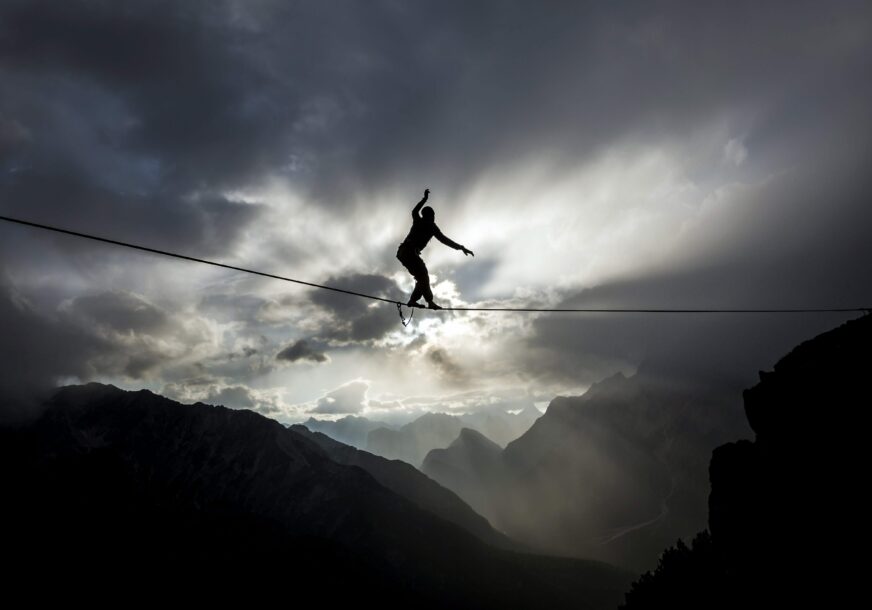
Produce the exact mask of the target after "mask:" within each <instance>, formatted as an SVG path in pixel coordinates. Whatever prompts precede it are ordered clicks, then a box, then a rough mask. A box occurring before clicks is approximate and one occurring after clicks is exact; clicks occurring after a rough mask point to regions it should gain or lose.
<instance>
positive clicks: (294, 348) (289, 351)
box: [276, 339, 329, 363]
mask: <svg viewBox="0 0 872 610" xmlns="http://www.w3.org/2000/svg"><path fill="white" fill-rule="evenodd" d="M276 359H277V360H284V361H287V362H299V361H308V362H315V363H322V362H327V361H328V360H329V358H327V355H326V354H324V353H323V352H320V351H318V350H316V349H315V348H314V346H313V345H312V344H310V343H309V342H308V341H307V340H306V339H300V340H299V341H295V342H294V343H292V344H291V345H289V346H288V347H286V348H285V349H283V350H282V351H280V352H279V353H278V354H277V355H276Z"/></svg>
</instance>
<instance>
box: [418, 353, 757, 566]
mask: <svg viewBox="0 0 872 610" xmlns="http://www.w3.org/2000/svg"><path fill="white" fill-rule="evenodd" d="M737 402H738V401H736V402H729V401H727V402H725V401H724V400H723V399H719V398H717V397H716V396H715V395H713V394H711V393H707V392H706V391H705V390H704V389H702V388H699V387H692V386H686V385H685V386H682V385H679V384H676V383H675V382H674V381H673V380H667V379H664V378H662V377H660V376H659V375H657V374H655V373H654V372H653V371H650V370H644V369H643V370H642V371H640V372H638V373H637V374H636V375H634V376H632V377H629V378H628V377H625V376H624V375H622V374H616V375H614V376H613V377H610V378H608V379H606V380H604V381H602V382H600V383H597V384H595V385H594V386H593V387H591V388H590V390H589V391H588V392H587V393H586V394H584V395H583V396H578V397H560V398H555V399H554V400H553V401H552V402H551V404H550V405H549V406H548V410H547V411H546V413H545V415H543V416H542V417H541V418H540V419H538V420H537V421H536V423H535V424H533V426H532V427H531V428H530V430H528V431H527V432H526V433H525V434H523V435H522V436H521V437H520V438H518V439H517V440H515V441H513V442H511V443H509V445H508V446H507V447H506V448H505V449H501V448H500V447H499V446H497V445H496V444H494V443H492V442H490V441H488V439H487V438H485V437H483V436H482V435H481V434H477V433H475V432H474V431H471V430H465V431H464V433H463V434H461V435H460V436H459V438H458V439H457V440H456V441H455V442H454V443H453V444H452V445H451V446H450V447H448V448H447V449H440V450H434V451H431V452H430V453H429V454H428V455H427V457H426V459H425V460H424V463H423V466H422V470H423V471H424V472H425V473H426V474H427V475H429V476H430V477H432V478H433V479H434V480H436V481H438V482H440V483H441V484H443V485H444V486H446V487H448V488H449V489H452V490H454V491H455V492H457V494H458V495H459V496H460V497H462V498H463V499H464V500H466V501H467V502H468V503H469V504H470V505H471V506H472V507H473V508H475V509H476V510H477V511H478V512H480V513H481V514H482V515H484V516H485V517H487V518H488V519H489V520H490V522H491V523H492V524H493V525H494V526H495V527H496V528H497V529H499V530H501V531H503V532H505V533H506V534H508V535H509V536H510V537H512V538H514V539H516V540H518V541H521V542H523V543H525V544H528V545H530V546H531V547H532V548H536V549H539V550H540V551H542V552H547V553H553V554H560V555H570V556H576V557H594V558H598V559H601V560H604V561H609V562H613V563H616V564H618V565H624V566H627V567H631V568H633V569H638V570H642V569H648V568H651V567H653V565H654V564H655V563H656V561H657V557H658V556H659V553H660V551H661V550H662V549H663V547H664V546H666V545H667V544H670V543H672V542H674V541H675V539H677V538H679V537H683V536H689V535H692V534H693V533H695V532H696V531H698V530H699V529H700V528H701V527H702V526H703V525H704V523H705V500H706V496H707V494H708V489H709V487H708V480H707V473H706V467H707V464H708V457H709V455H710V454H711V451H712V449H714V448H715V447H716V446H717V445H719V444H721V443H723V442H725V441H726V440H729V439H733V438H737V437H741V436H746V435H747V434H748V433H749V431H748V430H747V426H746V425H745V424H744V423H743V422H742V415H741V411H740V410H739V405H738V404H737Z"/></svg>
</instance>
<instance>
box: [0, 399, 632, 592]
mask: <svg viewBox="0 0 872 610" xmlns="http://www.w3.org/2000/svg"><path fill="white" fill-rule="evenodd" d="M0 481H2V483H3V491H4V501H3V503H2V506H0V511H2V515H0V516H2V518H3V523H4V526H5V531H4V540H3V550H4V555H5V557H6V558H7V563H6V565H7V568H6V569H5V570H6V571H5V572H4V577H5V581H6V582H7V583H9V584H10V586H12V585H14V586H25V585H26V584H27V583H30V586H31V587H33V586H35V585H37V584H38V585H40V586H42V588H41V589H40V590H41V591H42V592H43V593H48V594H50V593H52V592H54V593H56V594H57V595H63V596H67V595H69V591H80V590H83V589H82V588H83V587H84V588H85V589H84V590H88V591H89V592H90V594H92V595H99V596H103V597H104V598H106V596H107V595H111V596H112V598H114V599H128V598H130V597H131V596H135V597H136V598H137V599H140V600H141V598H142V597H143V596H146V595H157V594H159V593H161V592H162V593H161V594H172V597H170V598H164V600H165V601H166V600H167V599H169V600H174V599H177V596H178V595H179V594H180V592H186V593H187V594H196V595H197V597H198V598H201V599H202V598H203V597H206V598H211V597H215V596H223V595H225V594H226V593H227V592H228V591H229V590H232V589H237V592H239V590H244V591H245V593H246V595H247V597H248V598H249V600H250V599H251V598H256V597H257V596H258V595H263V594H264V593H265V592H268V591H270V590H273V591H283V592H287V589H288V584H289V583H291V584H293V586H294V589H295V590H296V591H295V594H297V595H305V596H306V597H308V598H309V599H312V600H313V602H314V603H319V604H320V603H324V604H327V605H332V604H334V603H336V602H339V601H342V602H346V603H348V602H352V601H353V602H367V601H369V602H371V603H378V604H379V605H380V606H393V607H398V606H403V607H408V606H411V605H414V606H416V607H418V606H441V607H449V606H450V607H460V606H472V607H504V606H511V607H532V606H539V605H543V606H547V607H576V606H580V607H608V606H611V605H613V604H614V603H616V601H617V600H618V598H619V591H620V589H622V588H623V587H624V586H625V583H626V582H627V581H628V578H627V574H626V573H624V572H621V571H619V570H616V569H614V568H611V567H609V566H607V565H604V564H599V563H595V562H582V561H568V560H562V559H552V558H544V557H536V556H533V555H525V554H520V553H515V552H510V551H505V550H500V549H496V548H494V547H491V546H489V545H487V544H485V543H483V542H482V541H480V540H479V539H477V538H476V537H475V536H473V535H472V534H470V533H469V532H467V531H465V530H464V529H462V528H460V527H458V526H456V525H454V524H453V523H449V522H448V521H445V520H443V519H440V518H439V517H437V516H435V515H434V514H432V513H431V512H429V511H427V510H424V509H422V508H421V507H420V506H418V505H416V504H415V503H413V502H411V501H409V500H408V499H406V498H404V497H402V496H400V495H398V494H396V493H394V492H393V491H391V490H390V489H388V488H387V487H385V486H384V485H382V484H380V483H379V482H378V481H377V480H376V479H375V478H374V477H373V476H372V475H370V474H369V473H368V472H366V471H365V470H364V469H362V468H360V467H357V466H349V465H345V464H341V463H338V462H336V461H334V460H333V459H331V458H330V456H329V454H328V453H327V452H326V451H325V450H324V449H322V447H320V446H319V445H318V444H317V443H315V442H312V441H311V440H310V439H309V438H306V437H305V436H303V435H301V434H298V433H296V432H294V431H291V430H288V429H287V428H285V427H284V426H282V425H281V424H279V423H277V422H275V421H273V420H270V419H267V418H265V417H263V416H261V415H258V414H256V413H253V412H251V411H244V410H242V411H241V410H231V409H226V408H224V407H212V406H207V405H202V404H196V405H191V406H185V405H180V404H178V403H176V402H173V401H171V400H168V399H165V398H162V397H160V396H156V395H154V394H152V393H150V392H147V391H140V392H123V391H121V390H118V389H117V388H114V387H111V386H101V385H97V384H91V385H88V386H79V387H68V388H63V389H61V390H59V391H58V392H57V393H56V394H55V395H54V397H53V398H52V399H51V401H50V402H49V404H47V405H46V410H45V412H44V413H43V414H42V416H41V417H40V418H39V419H38V420H37V421H36V422H34V423H32V424H29V425H27V426H21V427H17V428H10V427H6V428H0ZM44 585H48V586H47V587H46V586H44ZM70 586H73V587H74V588H73V589H70V588H69V587H70ZM7 591H8V588H7ZM119 595H121V596H122V597H120V598H119V597H118V596H119Z"/></svg>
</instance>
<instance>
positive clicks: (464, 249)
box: [460, 246, 475, 256]
mask: <svg viewBox="0 0 872 610" xmlns="http://www.w3.org/2000/svg"><path fill="white" fill-rule="evenodd" d="M460 249H461V250H462V251H463V253H464V254H465V255H467V256H469V255H470V254H472V255H473V256H475V253H473V251H472V250H468V249H467V248H466V246H463V247H462V248H460Z"/></svg>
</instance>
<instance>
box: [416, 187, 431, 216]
mask: <svg viewBox="0 0 872 610" xmlns="http://www.w3.org/2000/svg"><path fill="white" fill-rule="evenodd" d="M429 196H430V189H424V198H423V199H422V200H421V201H419V202H418V203H417V204H416V205H415V207H414V208H412V218H414V219H418V218H421V208H423V207H424V204H425V203H427V198H428V197H429Z"/></svg>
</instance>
